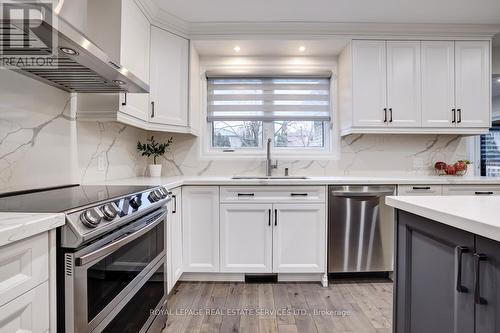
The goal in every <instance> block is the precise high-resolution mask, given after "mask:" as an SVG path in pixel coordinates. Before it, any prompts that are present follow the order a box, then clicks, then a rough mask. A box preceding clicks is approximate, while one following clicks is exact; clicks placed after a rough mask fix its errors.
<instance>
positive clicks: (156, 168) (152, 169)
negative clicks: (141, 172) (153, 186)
mask: <svg viewBox="0 0 500 333" xmlns="http://www.w3.org/2000/svg"><path fill="white" fill-rule="evenodd" d="M148 168H149V176H150V177H161V164H150V165H148Z"/></svg>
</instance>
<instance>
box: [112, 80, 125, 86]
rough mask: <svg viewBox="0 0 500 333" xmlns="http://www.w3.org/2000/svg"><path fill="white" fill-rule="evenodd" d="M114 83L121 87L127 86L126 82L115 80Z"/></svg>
mask: <svg viewBox="0 0 500 333" xmlns="http://www.w3.org/2000/svg"><path fill="white" fill-rule="evenodd" d="M113 83H116V84H118V85H120V86H123V85H124V84H125V82H123V81H122V80H113Z"/></svg>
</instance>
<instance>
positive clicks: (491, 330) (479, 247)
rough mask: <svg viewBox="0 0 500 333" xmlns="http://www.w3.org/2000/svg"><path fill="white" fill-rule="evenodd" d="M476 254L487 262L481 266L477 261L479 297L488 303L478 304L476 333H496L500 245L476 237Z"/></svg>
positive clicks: (499, 305)
mask: <svg viewBox="0 0 500 333" xmlns="http://www.w3.org/2000/svg"><path fill="white" fill-rule="evenodd" d="M476 253H477V254H478V255H484V257H482V259H484V260H485V261H480V262H479V265H478V262H477V261H476V266H477V267H476V269H477V268H479V279H478V283H479V284H478V290H477V292H478V294H477V295H478V296H479V297H481V298H482V299H483V300H484V301H486V302H485V304H477V302H476V330H475V332H476V333H496V332H498V331H499V328H500V243H498V242H495V241H493V240H490V239H487V238H483V237H479V236H476ZM475 259H476V260H479V259H480V257H476V258H475ZM473 291H476V290H471V292H473Z"/></svg>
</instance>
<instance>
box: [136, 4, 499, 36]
mask: <svg viewBox="0 0 500 333" xmlns="http://www.w3.org/2000/svg"><path fill="white" fill-rule="evenodd" d="M135 1H136V2H137V3H138V4H139V6H140V7H141V9H142V10H143V11H144V12H145V14H146V15H147V16H148V18H149V20H150V22H151V24H153V25H155V26H158V27H160V28H163V29H165V30H168V31H170V32H173V33H175V34H178V35H180V36H182V37H185V38H188V39H230V38H304V37H305V38H328V37H330V38H331V37H335V36H338V37H343V38H384V39H389V38H412V37H413V38H416V37H420V38H423V37H426V38H431V39H432V38H435V39H437V38H445V39H452V38H453V37H460V38H471V39H473V38H481V39H485V38H486V39H491V38H492V37H493V36H494V35H495V34H497V33H499V32H500V25H498V24H424V23H360V22H353V23H336V22H188V21H185V20H183V19H181V18H179V17H177V16H175V15H172V14H170V13H168V12H167V11H165V10H163V9H161V8H160V7H159V6H158V5H157V4H156V2H155V0H135Z"/></svg>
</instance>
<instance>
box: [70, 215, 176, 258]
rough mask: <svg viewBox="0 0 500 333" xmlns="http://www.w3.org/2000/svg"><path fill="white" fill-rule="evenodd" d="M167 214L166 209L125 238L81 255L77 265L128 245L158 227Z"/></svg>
mask: <svg viewBox="0 0 500 333" xmlns="http://www.w3.org/2000/svg"><path fill="white" fill-rule="evenodd" d="M166 215H167V212H166V211H165V212H163V213H162V214H161V215H160V216H159V217H158V218H156V219H155V220H154V221H153V222H151V223H148V224H147V225H146V226H144V227H142V228H141V229H139V230H137V231H135V232H134V233H132V234H130V235H127V236H125V237H123V238H120V239H118V240H115V241H112V242H111V243H109V244H107V245H105V246H103V247H101V248H100V249H98V250H95V251H93V252H90V253H88V254H86V255H83V256H81V257H78V258H76V259H75V265H76V266H85V265H86V264H88V263H89V262H92V261H94V260H96V259H99V258H102V257H104V256H106V255H108V254H110V253H113V252H115V251H116V250H118V249H119V248H121V247H123V246H125V245H127V244H128V243H130V242H132V241H134V240H136V239H137V238H139V237H141V236H142V235H144V234H146V233H147V232H149V231H150V230H152V229H153V228H154V227H156V226H157V225H158V224H160V223H161V222H162V221H163V220H164V219H165V216H166Z"/></svg>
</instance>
